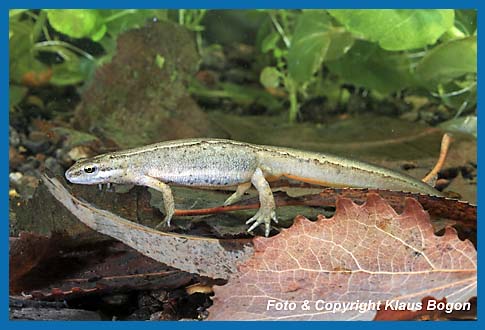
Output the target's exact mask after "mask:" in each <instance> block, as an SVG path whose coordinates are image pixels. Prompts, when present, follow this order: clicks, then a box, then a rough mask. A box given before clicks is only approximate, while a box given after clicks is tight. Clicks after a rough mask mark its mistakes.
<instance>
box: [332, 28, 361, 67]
mask: <svg viewBox="0 0 485 330" xmlns="http://www.w3.org/2000/svg"><path fill="white" fill-rule="evenodd" d="M331 38H332V39H331V42H330V46H329V47H328V50H327V54H326V56H325V61H333V60H336V59H338V58H340V57H342V56H343V55H344V54H345V53H347V52H348V51H349V49H350V48H352V45H353V44H354V40H355V39H354V37H353V36H352V33H350V32H346V31H342V32H337V31H335V33H332V35H331Z"/></svg>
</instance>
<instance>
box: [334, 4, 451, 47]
mask: <svg viewBox="0 0 485 330" xmlns="http://www.w3.org/2000/svg"><path fill="white" fill-rule="evenodd" d="M328 12H329V13H330V15H332V16H333V17H335V19H337V20H338V21H339V22H340V23H342V24H343V25H344V26H345V27H346V28H347V30H349V31H350V32H352V33H354V34H357V35H359V36H363V37H364V38H366V39H367V40H369V41H374V42H377V43H379V45H380V46H381V47H382V48H384V49H386V50H409V49H415V48H422V47H424V46H426V45H432V44H434V43H435V42H436V41H437V40H438V38H439V37H440V36H441V35H442V34H443V33H444V32H446V31H447V30H448V29H450V28H451V27H452V26H453V23H454V11H453V10H450V9H419V10H418V9H372V10H371V9H363V10H355V9H351V10H348V9H345V10H343V9H340V10H328Z"/></svg>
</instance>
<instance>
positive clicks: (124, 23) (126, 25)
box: [101, 9, 168, 37]
mask: <svg viewBox="0 0 485 330" xmlns="http://www.w3.org/2000/svg"><path fill="white" fill-rule="evenodd" d="M101 15H102V16H103V18H104V20H105V23H106V26H107V28H108V33H109V34H110V35H111V36H113V37H115V36H117V35H118V34H120V33H122V32H125V31H127V30H130V29H136V28H140V27H143V26H145V25H146V24H147V22H148V21H150V20H153V19H157V20H161V21H164V20H167V19H168V11H167V10H166V9H139V10H136V9H124V10H120V9H116V10H103V11H101Z"/></svg>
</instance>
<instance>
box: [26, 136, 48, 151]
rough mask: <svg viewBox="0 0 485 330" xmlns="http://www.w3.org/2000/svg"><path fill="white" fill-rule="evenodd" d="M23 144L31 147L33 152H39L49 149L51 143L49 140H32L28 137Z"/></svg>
mask: <svg viewBox="0 0 485 330" xmlns="http://www.w3.org/2000/svg"><path fill="white" fill-rule="evenodd" d="M23 145H24V146H25V147H26V148H27V149H29V150H30V151H31V152H32V153H33V154H38V153H44V152H46V151H47V149H49V146H50V143H49V141H47V139H46V140H43V141H32V140H29V139H26V140H25V141H24V143H23Z"/></svg>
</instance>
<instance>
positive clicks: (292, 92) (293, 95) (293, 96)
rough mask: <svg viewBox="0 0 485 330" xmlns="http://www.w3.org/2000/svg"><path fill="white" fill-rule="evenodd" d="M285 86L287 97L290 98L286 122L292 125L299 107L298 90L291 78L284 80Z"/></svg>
mask: <svg viewBox="0 0 485 330" xmlns="http://www.w3.org/2000/svg"><path fill="white" fill-rule="evenodd" d="M285 82H286V83H285V85H286V88H287V90H288V96H289V98H290V112H289V116H288V121H289V122H290V124H293V123H294V122H295V121H296V117H297V116H298V111H299V106H298V90H297V88H296V86H295V83H294V82H293V80H291V78H287V79H285Z"/></svg>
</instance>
